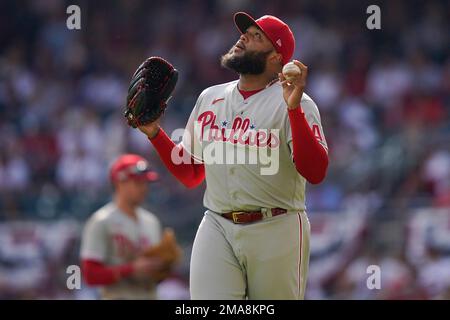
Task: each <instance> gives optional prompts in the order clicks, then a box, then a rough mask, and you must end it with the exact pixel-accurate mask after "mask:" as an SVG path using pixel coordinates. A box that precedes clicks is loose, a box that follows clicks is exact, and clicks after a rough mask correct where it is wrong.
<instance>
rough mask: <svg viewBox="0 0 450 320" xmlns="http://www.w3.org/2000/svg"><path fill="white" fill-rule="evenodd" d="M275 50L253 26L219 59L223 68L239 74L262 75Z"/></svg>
mask: <svg viewBox="0 0 450 320" xmlns="http://www.w3.org/2000/svg"><path fill="white" fill-rule="evenodd" d="M274 51H275V49H274V47H273V45H272V43H271V42H270V40H269V39H268V38H267V37H266V36H265V35H264V33H263V32H262V31H261V30H260V29H258V28H257V27H255V26H251V27H249V28H248V29H247V32H246V33H245V34H242V35H241V37H240V38H239V40H238V41H237V42H236V44H235V45H234V46H233V47H232V48H231V49H230V50H229V51H228V53H226V54H224V55H223V56H222V59H221V64H222V66H223V67H225V68H227V69H230V70H233V71H236V72H237V73H239V74H253V75H258V74H262V73H263V72H264V71H265V70H266V65H267V60H268V57H269V55H270V54H271V53H272V52H274Z"/></svg>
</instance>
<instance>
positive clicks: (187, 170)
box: [149, 129, 205, 188]
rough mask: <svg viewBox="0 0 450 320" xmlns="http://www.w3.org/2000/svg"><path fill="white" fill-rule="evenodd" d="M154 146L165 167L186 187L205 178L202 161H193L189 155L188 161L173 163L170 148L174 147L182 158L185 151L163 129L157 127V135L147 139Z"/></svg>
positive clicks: (196, 183) (192, 186)
mask: <svg viewBox="0 0 450 320" xmlns="http://www.w3.org/2000/svg"><path fill="white" fill-rule="evenodd" d="M149 140H150V142H151V143H152V144H153V146H154V147H155V149H156V151H157V152H158V154H159V156H160V158H161V160H162V161H163V162H164V164H165V165H166V167H167V169H169V171H170V172H171V173H172V174H173V176H174V177H175V178H177V179H178V181H180V182H181V183H183V184H184V185H185V186H186V187H188V188H194V187H197V186H198V185H199V184H200V183H202V182H203V180H204V179H205V166H204V165H203V164H202V163H195V162H194V159H193V158H192V157H191V161H190V163H180V164H174V163H173V161H172V150H173V148H176V149H177V150H175V152H177V153H178V154H179V155H180V157H181V158H182V159H183V155H184V152H187V151H186V150H185V149H183V147H182V146H181V145H180V144H178V145H176V144H175V143H174V142H173V141H172V140H171V139H170V138H169V136H168V135H167V134H166V133H165V132H164V130H163V129H159V132H158V133H157V135H156V136H155V137H154V138H152V139H149Z"/></svg>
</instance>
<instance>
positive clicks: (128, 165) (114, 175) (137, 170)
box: [110, 154, 158, 182]
mask: <svg viewBox="0 0 450 320" xmlns="http://www.w3.org/2000/svg"><path fill="white" fill-rule="evenodd" d="M110 178H111V181H112V182H116V181H123V180H126V179H143V180H147V181H150V182H152V181H156V180H158V174H157V173H156V172H154V171H152V170H150V165H149V163H148V161H147V160H145V159H144V158H143V157H141V156H139V155H137V154H124V155H122V156H120V157H119V158H118V159H117V160H116V161H114V163H113V164H112V166H111V170H110Z"/></svg>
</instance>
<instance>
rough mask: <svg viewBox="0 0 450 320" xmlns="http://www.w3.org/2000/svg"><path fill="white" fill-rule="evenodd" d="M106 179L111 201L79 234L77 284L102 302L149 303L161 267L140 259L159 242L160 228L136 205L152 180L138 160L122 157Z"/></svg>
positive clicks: (153, 260)
mask: <svg viewBox="0 0 450 320" xmlns="http://www.w3.org/2000/svg"><path fill="white" fill-rule="evenodd" d="M110 178H111V181H112V184H113V187H114V196H113V200H112V201H111V202H110V203H108V204H106V205H105V206H104V207H102V208H100V209H99V210H98V211H96V212H95V213H94V214H93V215H92V216H91V217H90V219H89V220H88V221H87V223H86V226H85V228H84V231H83V236H82V244H81V260H82V266H83V267H82V270H83V279H84V280H85V281H86V283H87V284H89V285H93V286H101V296H102V298H104V299H155V298H156V284H157V280H156V275H157V273H158V272H159V271H161V270H162V263H161V261H160V260H159V259H158V258H148V257H143V256H142V255H141V254H142V251H143V250H144V249H146V248H148V247H149V246H151V245H154V244H156V243H158V242H159V241H160V238H161V225H160V222H159V220H158V218H157V217H156V216H155V215H154V214H152V213H151V212H149V211H147V210H145V209H143V208H141V207H139V205H141V204H142V203H143V201H144V199H145V197H146V195H147V193H148V190H149V188H148V183H149V182H153V181H156V180H157V179H158V175H157V173H156V172H153V171H151V170H150V168H149V164H148V162H147V161H146V160H145V159H144V158H142V157H140V156H138V155H135V154H125V155H122V156H121V157H119V158H118V159H117V160H116V161H115V162H114V163H113V165H112V167H111V171H110Z"/></svg>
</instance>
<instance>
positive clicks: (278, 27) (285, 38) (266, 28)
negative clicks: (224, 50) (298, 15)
mask: <svg viewBox="0 0 450 320" xmlns="http://www.w3.org/2000/svg"><path fill="white" fill-rule="evenodd" d="M234 24H235V25H236V27H237V28H238V29H239V31H240V32H241V33H245V32H246V31H247V29H248V28H249V27H250V26H256V27H258V28H259V29H261V30H262V32H264V34H265V35H266V36H267V38H269V40H270V42H272V44H273V46H274V47H275V50H276V51H277V52H278V53H279V54H281V56H282V57H283V65H285V64H286V63H288V62H289V61H290V60H291V59H292V55H293V54H294V49H295V39H294V34H293V33H292V31H291V29H290V28H289V26H288V25H287V24H286V23H284V22H283V21H281V20H280V19H278V18H277V17H274V16H269V15H265V16H262V17H261V18H259V19H258V20H255V19H253V18H252V17H251V16H250V15H249V14H248V13H245V12H237V13H235V14H234Z"/></svg>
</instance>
